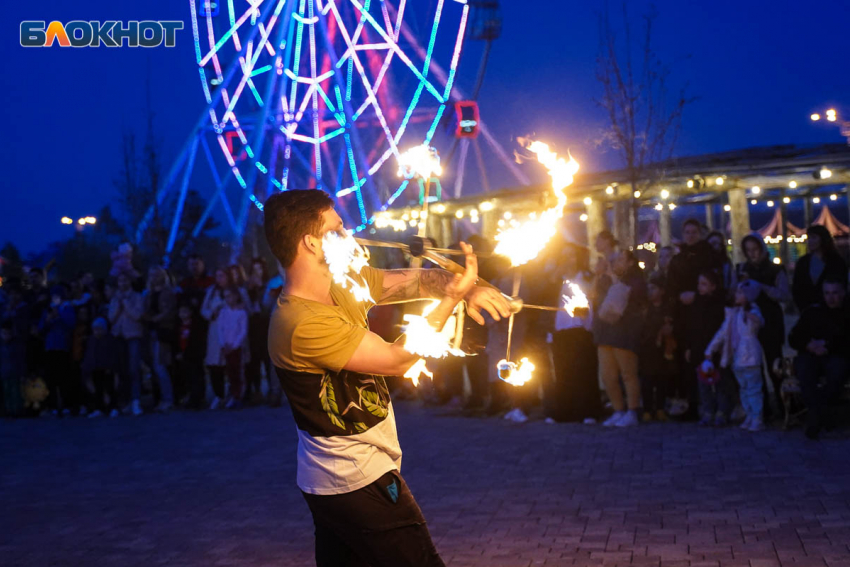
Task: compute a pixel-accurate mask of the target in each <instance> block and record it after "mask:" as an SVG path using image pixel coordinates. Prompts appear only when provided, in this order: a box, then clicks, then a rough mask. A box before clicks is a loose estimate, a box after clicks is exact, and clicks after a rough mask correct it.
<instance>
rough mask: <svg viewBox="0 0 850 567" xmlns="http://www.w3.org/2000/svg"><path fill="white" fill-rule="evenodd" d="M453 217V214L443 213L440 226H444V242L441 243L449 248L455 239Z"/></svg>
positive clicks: (441, 233) (442, 231)
mask: <svg viewBox="0 0 850 567" xmlns="http://www.w3.org/2000/svg"><path fill="white" fill-rule="evenodd" d="M453 218H454V217H452V216H451V215H442V216H441V217H440V226H441V227H442V230H441V231H440V236H442V238H443V242H442V243H441V244H440V245H441V246H442V247H443V248H448V247H449V246H450V245H451V244H452V243H453V242H454V241H455V234H454V233H455V231H454V222H453V221H452V219H453Z"/></svg>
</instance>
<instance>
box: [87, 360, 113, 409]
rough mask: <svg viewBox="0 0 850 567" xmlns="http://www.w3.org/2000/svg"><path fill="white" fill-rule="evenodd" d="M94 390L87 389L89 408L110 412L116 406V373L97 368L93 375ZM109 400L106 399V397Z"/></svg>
mask: <svg viewBox="0 0 850 567" xmlns="http://www.w3.org/2000/svg"><path fill="white" fill-rule="evenodd" d="M91 381H92V384H91V385H92V386H93V387H94V392H92V391H91V390H88V389H87V393H88V396H87V397H88V402H87V404H88V406H89V410H100V411H102V412H103V413H108V412H110V411H112V410H113V409H115V408H116V404H117V400H116V399H115V375H114V374H113V373H112V372H109V371H107V370H95V371H93V372H92V375H91ZM107 397H108V399H109V401H106V399H107Z"/></svg>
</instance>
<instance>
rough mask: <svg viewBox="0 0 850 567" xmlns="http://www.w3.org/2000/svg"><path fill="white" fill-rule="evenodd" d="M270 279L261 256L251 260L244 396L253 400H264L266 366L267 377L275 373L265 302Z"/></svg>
mask: <svg viewBox="0 0 850 567" xmlns="http://www.w3.org/2000/svg"><path fill="white" fill-rule="evenodd" d="M268 281H269V276H268V268H267V267H266V262H265V260H263V259H262V258H254V259H253V260H252V261H251V276H250V277H249V278H248V282H247V284H246V292H247V294H248V301H249V303H248V305H247V307H248V346H249V347H250V355H251V359H250V360H249V361H248V363H247V364H246V365H245V399H246V401H250V402H253V403H257V402H259V401H261V398H262V391H261V388H260V385H261V383H262V378H263V377H262V370H263V368H265V370H266V378H267V379H268V380H269V382H271V381H272V380H273V379H276V378H277V377H276V376H272V373H271V368H270V365H269V364H268V362H269V350H268V334H269V316H270V313H271V312H270V311H269V310H268V309H266V306H265V304H264V302H263V300H264V296H265V293H266V284H267V283H268Z"/></svg>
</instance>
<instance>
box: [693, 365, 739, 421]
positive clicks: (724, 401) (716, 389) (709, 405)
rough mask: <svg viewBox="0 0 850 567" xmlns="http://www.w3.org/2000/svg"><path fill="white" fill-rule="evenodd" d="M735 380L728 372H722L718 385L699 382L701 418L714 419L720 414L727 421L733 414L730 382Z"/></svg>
mask: <svg viewBox="0 0 850 567" xmlns="http://www.w3.org/2000/svg"><path fill="white" fill-rule="evenodd" d="M733 379H734V376H732V375H731V374H730V373H729V371H728V370H721V371H720V381H719V382H717V383H716V384H705V383H703V382H699V416H700V417H701V418H704V419H713V418H714V417H715V415H716V414H718V413H720V414H722V415H723V417H725V418H726V419H729V415H730V414H731V413H732V402H731V394H730V391H729V390H730V387H729V386H730V381H731V380H733Z"/></svg>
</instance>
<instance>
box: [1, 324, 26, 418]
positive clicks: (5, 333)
mask: <svg viewBox="0 0 850 567" xmlns="http://www.w3.org/2000/svg"><path fill="white" fill-rule="evenodd" d="M14 328H15V326H14V323H13V322H12V321H9V320H7V321H4V322H3V326H2V328H0V382H2V385H3V415H4V416H6V417H16V416H19V415H23V413H24V399H23V396H22V395H21V382H22V380H23V378H24V371H25V368H26V343H25V342H24V341H23V340H22V339H21V338H19V337H17V336H15V333H14Z"/></svg>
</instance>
